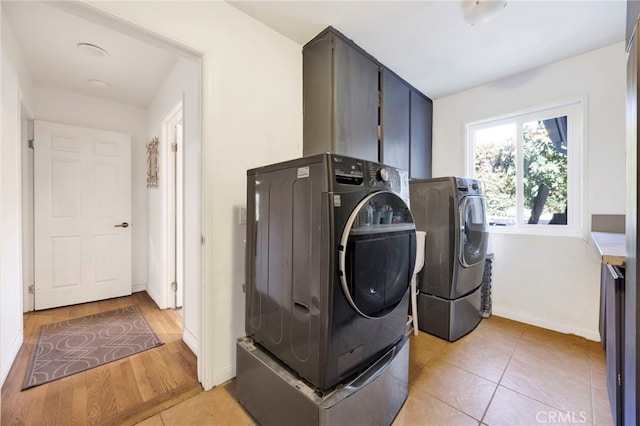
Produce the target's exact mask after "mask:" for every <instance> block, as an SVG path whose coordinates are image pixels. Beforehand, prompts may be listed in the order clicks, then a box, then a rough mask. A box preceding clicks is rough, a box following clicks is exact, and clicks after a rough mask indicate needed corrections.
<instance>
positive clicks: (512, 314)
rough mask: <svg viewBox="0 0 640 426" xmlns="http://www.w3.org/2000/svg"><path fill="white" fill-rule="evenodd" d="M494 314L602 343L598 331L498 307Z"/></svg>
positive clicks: (495, 308)
mask: <svg viewBox="0 0 640 426" xmlns="http://www.w3.org/2000/svg"><path fill="white" fill-rule="evenodd" d="M492 313H493V314H494V315H496V316H499V317H503V318H507V319H511V320H514V321H520V322H524V323H526V324H531V325H535V326H536V327H541V328H546V329H548V330H553V331H557V332H560V333H565V334H575V335H576V336H581V337H584V338H585V339H587V340H593V341H595V342H599V341H600V333H599V332H598V331H597V330H588V329H586V328H581V327H575V326H572V325H569V324H560V323H557V322H553V321H548V320H544V319H541V318H536V317H533V316H531V315H527V314H523V313H522V312H516V311H512V310H510V309H504V308H499V307H496V306H495V305H494V306H493V308H492Z"/></svg>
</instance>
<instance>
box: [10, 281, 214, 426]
mask: <svg viewBox="0 0 640 426" xmlns="http://www.w3.org/2000/svg"><path fill="white" fill-rule="evenodd" d="M133 304H137V305H138V306H139V307H140V309H141V311H142V313H143V314H144V316H145V317H146V318H147V320H148V321H149V323H150V324H151V327H152V328H153V330H154V331H155V332H156V334H157V335H158V336H159V337H160V339H161V340H162V341H163V342H164V343H165V344H164V345H162V346H159V347H156V348H153V349H150V350H147V351H145V352H142V353H139V354H136V355H133V356H130V357H128V358H124V359H121V360H118V361H114V362H111V363H109V364H106V365H103V366H100V367H96V368H93V369H91V370H88V371H85V372H82V373H78V374H75V375H72V376H69V377H65V378H63V379H60V380H56V381H53V382H51V383H46V384H43V385H40V386H36V387H34V388H31V389H27V390H25V391H21V390H20V387H21V385H22V381H23V379H24V375H25V371H26V369H27V364H28V362H29V354H30V353H31V349H32V347H33V343H34V340H35V336H36V333H37V331H38V328H39V327H40V325H42V324H47V323H51V322H56V321H62V320H66V319H71V318H77V317H81V316H85V315H91V314H94V313H98V312H103V311H108V310H112V309H116V308H119V307H123V306H128V305H133ZM200 392H202V387H201V386H200V384H199V383H198V380H197V370H196V357H195V355H194V354H193V353H192V352H191V351H190V350H189V348H188V347H187V346H186V345H185V343H184V342H183V341H182V318H181V317H180V316H179V315H178V314H177V313H176V312H175V311H172V310H170V309H167V310H160V309H158V308H157V306H156V305H155V303H154V302H153V300H151V298H150V297H149V295H147V293H146V292H140V293H134V294H133V295H131V296H127V297H120V298H117V299H109V300H104V301H99V302H93V303H86V304H82V305H75V306H68V307H63V308H56V309H48V310H45V311H38V312H29V313H27V314H24V343H23V345H22V348H21V349H20V352H19V353H18V357H17V358H16V361H15V363H14V365H13V367H12V368H11V371H10V372H9V375H8V377H7V380H6V381H5V384H4V386H3V387H2V406H1V412H0V418H1V424H2V425H40V424H49V425H65V426H66V425H76V424H77V425H95V424H100V425H131V424H136V423H137V422H139V421H141V420H143V419H146V418H148V417H151V416H153V415H155V414H156V413H159V412H161V411H162V410H166V409H168V408H170V407H172V406H174V405H176V404H178V403H179V402H181V401H184V400H186V399H188V398H190V397H192V396H194V395H196V394H198V393H200Z"/></svg>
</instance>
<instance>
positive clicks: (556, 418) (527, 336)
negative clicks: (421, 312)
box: [141, 316, 612, 426]
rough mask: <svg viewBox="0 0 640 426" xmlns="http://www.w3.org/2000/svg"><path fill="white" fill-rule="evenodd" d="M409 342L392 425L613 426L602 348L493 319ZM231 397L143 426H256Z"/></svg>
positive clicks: (204, 396) (199, 400)
mask: <svg viewBox="0 0 640 426" xmlns="http://www.w3.org/2000/svg"><path fill="white" fill-rule="evenodd" d="M410 342H411V343H410V344H411V346H410V348H411V350H410V367H409V396H408V398H407V401H406V402H405V404H404V406H403V408H402V410H401V411H400V413H399V414H398V416H397V417H396V419H395V421H394V423H393V425H394V426H413V425H420V426H428V425H438V426H440V425H442V426H455V425H474V426H478V425H487V426H499V425H505V426H517V425H523V426H529V425H538V424H581V425H597V426H600V425H611V424H612V420H611V412H610V409H609V401H608V397H607V389H606V384H605V369H604V352H603V350H602V347H601V346H600V343H597V342H591V341H588V340H585V339H583V338H580V337H576V336H570V335H565V334H560V333H556V332H552V331H548V330H544V329H541V328H537V327H533V326H530V325H526V324H522V323H519V322H515V321H510V320H506V319H504V318H500V317H496V316H492V317H491V318H489V319H485V320H483V321H482V322H481V323H480V325H479V326H478V328H477V329H476V330H474V331H473V332H472V333H470V334H469V335H467V336H465V337H463V338H462V339H460V340H458V341H456V342H454V343H448V342H445V341H444V340H441V339H438V338H436V337H433V336H431V335H429V334H426V333H423V332H420V334H419V335H418V336H412V337H411V340H410ZM234 391H235V384H234V382H233V381H230V382H228V383H226V384H225V385H222V386H218V387H217V388H215V389H213V390H211V391H209V392H202V393H200V394H198V395H196V396H195V397H193V398H191V399H189V400H187V401H184V402H182V403H180V404H178V405H176V406H174V407H172V408H170V409H167V410H165V411H163V412H161V413H159V414H157V415H156V416H154V417H152V418H150V419H148V420H146V421H145V422H143V423H141V425H144V426H168V425H254V424H256V423H255V421H254V420H253V418H252V417H251V416H250V415H249V414H248V413H247V412H246V411H245V410H244V409H243V408H242V406H241V405H240V404H238V402H237V401H236V400H235V397H234ZM350 426H357V425H350ZM363 426H365V425H363Z"/></svg>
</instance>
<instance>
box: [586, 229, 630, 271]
mask: <svg viewBox="0 0 640 426" xmlns="http://www.w3.org/2000/svg"><path fill="white" fill-rule="evenodd" d="M591 238H593V241H594V242H595V243H596V247H597V248H598V252H599V253H600V255H601V256H602V263H608V264H610V265H614V266H624V263H625V260H626V259H627V253H626V238H625V235H624V234H622V233H615V232H592V233H591Z"/></svg>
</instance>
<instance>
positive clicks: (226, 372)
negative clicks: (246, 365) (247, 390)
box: [213, 366, 235, 386]
mask: <svg viewBox="0 0 640 426" xmlns="http://www.w3.org/2000/svg"><path fill="white" fill-rule="evenodd" d="M234 377H235V374H234V371H233V367H232V366H228V367H226V368H223V369H222V370H218V371H217V372H215V373H213V386H218V385H221V384H222V383H224V382H226V381H229V380H231V379H233V378H234Z"/></svg>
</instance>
